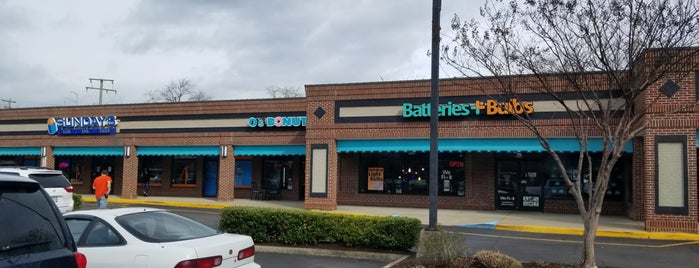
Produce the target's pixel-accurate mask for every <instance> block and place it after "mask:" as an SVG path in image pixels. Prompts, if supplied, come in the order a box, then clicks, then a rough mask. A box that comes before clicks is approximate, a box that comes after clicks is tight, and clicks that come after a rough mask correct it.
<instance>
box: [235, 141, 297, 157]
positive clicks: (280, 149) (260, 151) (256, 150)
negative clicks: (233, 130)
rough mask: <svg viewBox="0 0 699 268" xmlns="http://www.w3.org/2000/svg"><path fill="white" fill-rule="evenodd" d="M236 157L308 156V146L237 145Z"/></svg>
mask: <svg viewBox="0 0 699 268" xmlns="http://www.w3.org/2000/svg"><path fill="white" fill-rule="evenodd" d="M234 149H235V155H250V156H261V155H306V145H305V144H300V145H236V146H235V147H234Z"/></svg>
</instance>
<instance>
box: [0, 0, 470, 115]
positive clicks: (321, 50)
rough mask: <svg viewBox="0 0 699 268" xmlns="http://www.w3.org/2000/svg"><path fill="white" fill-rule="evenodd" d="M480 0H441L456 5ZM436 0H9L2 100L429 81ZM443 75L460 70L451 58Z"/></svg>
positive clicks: (1, 12) (247, 95)
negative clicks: (187, 88)
mask: <svg viewBox="0 0 699 268" xmlns="http://www.w3.org/2000/svg"><path fill="white" fill-rule="evenodd" d="M482 2H483V0H474V1H470V0H443V1H442V11H441V13H440V14H441V15H440V16H441V26H442V32H441V33H442V40H443V41H444V40H445V39H448V38H449V37H448V36H449V31H448V30H449V29H448V28H449V22H450V20H451V18H452V17H453V16H454V14H458V15H459V16H460V17H462V18H464V19H470V18H474V17H475V16H477V15H478V8H479V7H480V6H481V5H482ZM431 22H432V1H429V0H373V1H372V0H332V1H327V0H255V1H253V0H247V1H243V0H227V1H224V0H220V1H218V0H216V1H194V0H190V1H187V0H168V1H154V0H150V1H143V0H109V1H93V0H53V1H41V0H0V98H2V99H3V100H10V101H13V102H14V103H8V102H5V101H3V102H2V103H0V108H3V107H4V108H7V105H11V108H27V107H49V106H74V105H94V104H97V103H98V100H99V91H97V90H87V89H86V87H99V83H98V82H93V83H92V84H91V83H90V81H89V78H103V79H112V80H114V83H113V85H112V83H105V88H109V89H114V90H116V93H114V92H106V93H104V94H103V97H102V98H103V100H102V103H103V104H122V103H143V102H147V100H148V97H147V96H146V93H147V92H149V91H152V90H157V89H161V88H163V87H165V86H166V85H167V84H168V83H170V82H171V81H177V80H180V79H189V80H191V81H192V82H193V83H194V85H195V90H200V91H203V92H205V93H206V94H207V95H209V96H210V97H211V99H213V100H236V99H260V98H269V97H270V96H269V94H268V93H267V90H266V89H267V88H269V87H293V88H298V89H299V90H301V91H302V90H303V86H304V85H312V84H335V83H353V82H374V81H394V80H413V79H429V78H430V57H429V56H428V55H427V53H428V51H429V50H430V47H431V40H430V36H431ZM441 65H442V68H441V69H440V76H441V77H455V76H459V75H458V73H457V72H456V71H453V70H450V69H448V68H447V67H445V66H444V64H443V63H442V64H441Z"/></svg>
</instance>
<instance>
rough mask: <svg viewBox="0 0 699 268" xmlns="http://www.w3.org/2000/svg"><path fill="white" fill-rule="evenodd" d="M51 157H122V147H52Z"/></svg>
mask: <svg viewBox="0 0 699 268" xmlns="http://www.w3.org/2000/svg"><path fill="white" fill-rule="evenodd" d="M53 155H95V156H123V155H124V147H123V146H69V147H54V148H53Z"/></svg>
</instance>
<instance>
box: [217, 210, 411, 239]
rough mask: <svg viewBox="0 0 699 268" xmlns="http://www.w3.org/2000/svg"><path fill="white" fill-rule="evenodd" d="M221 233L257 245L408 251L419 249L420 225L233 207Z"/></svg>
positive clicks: (401, 219) (400, 220) (405, 220)
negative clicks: (336, 245) (334, 245)
mask: <svg viewBox="0 0 699 268" xmlns="http://www.w3.org/2000/svg"><path fill="white" fill-rule="evenodd" d="M219 226H220V229H221V230H222V231H224V232H229V233H238V234H245V235H249V236H251V237H252V238H253V240H254V241H255V242H256V243H268V242H271V243H280V244H286V245H316V244H321V243H340V244H343V245H345V246H348V247H368V248H376V249H394V250H408V249H410V248H412V247H413V246H415V244H416V243H417V240H418V237H419V235H420V230H421V229H422V227H421V225H420V221H419V220H417V219H412V218H405V217H381V216H366V215H350V214H340V213H330V212H318V211H307V210H297V209H277V208H260V207H229V208H225V209H224V210H223V212H222V213H221V222H220V224H219Z"/></svg>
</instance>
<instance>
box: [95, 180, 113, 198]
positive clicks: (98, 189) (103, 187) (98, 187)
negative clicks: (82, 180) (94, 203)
mask: <svg viewBox="0 0 699 268" xmlns="http://www.w3.org/2000/svg"><path fill="white" fill-rule="evenodd" d="M111 183H112V177H109V176H107V175H100V176H99V177H97V178H95V181H93V182H92V188H94V189H95V198H100V197H102V196H103V195H105V194H107V190H108V189H109V188H107V187H108V186H107V184H111Z"/></svg>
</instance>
